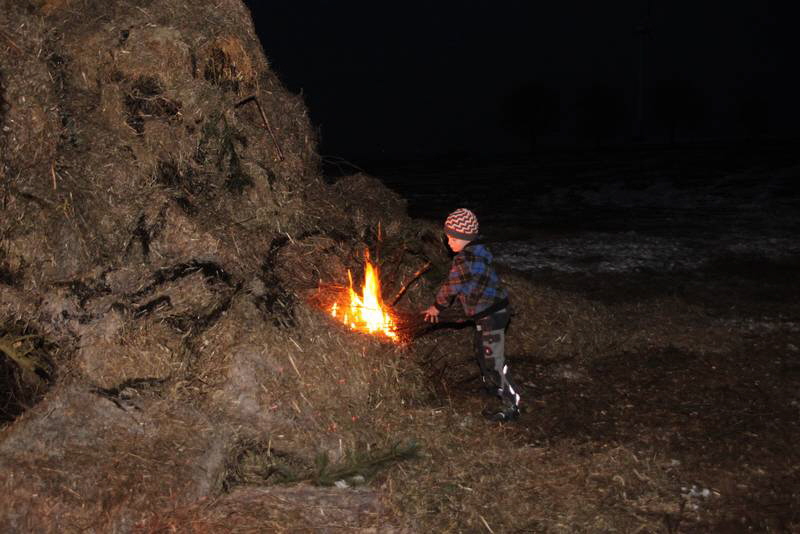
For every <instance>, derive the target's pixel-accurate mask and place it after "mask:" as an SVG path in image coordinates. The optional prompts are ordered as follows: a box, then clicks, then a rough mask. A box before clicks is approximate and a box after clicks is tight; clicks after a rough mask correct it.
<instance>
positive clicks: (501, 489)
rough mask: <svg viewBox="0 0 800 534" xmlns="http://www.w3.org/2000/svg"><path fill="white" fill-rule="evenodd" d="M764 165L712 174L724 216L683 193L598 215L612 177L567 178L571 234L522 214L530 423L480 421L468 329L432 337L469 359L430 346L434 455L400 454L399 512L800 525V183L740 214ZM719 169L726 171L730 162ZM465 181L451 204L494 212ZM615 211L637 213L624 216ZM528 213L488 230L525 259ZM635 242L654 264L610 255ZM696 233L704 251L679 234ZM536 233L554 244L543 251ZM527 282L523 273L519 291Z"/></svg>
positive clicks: (459, 527) (575, 526) (470, 517)
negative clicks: (799, 215) (799, 191)
mask: <svg viewBox="0 0 800 534" xmlns="http://www.w3.org/2000/svg"><path fill="white" fill-rule="evenodd" d="M706 163H707V162H706ZM781 165H784V166H785V163H784V162H781ZM618 168H619V165H617V169H618ZM704 168H705V169H707V168H708V166H706V167H704V166H703V165H697V166H696V168H695V173H696V174H698V175H699V174H701V173H702V172H708V171H707V170H706V171H703V169H704ZM662 170H663V168H662ZM762 171H763V172H762V174H758V173H755V172H754V171H751V170H750V171H747V172H745V171H742V169H741V168H740V169H738V170H737V172H738V173H739V174H738V175H737V176H738V178H737V180H738V182H737V183H738V184H740V185H739V187H738V188H734V189H730V188H729V189H728V190H721V189H720V187H719V186H717V187H716V189H715V190H714V191H715V194H716V197H717V199H721V198H722V197H725V198H727V201H726V202H727V205H723V206H722V207H723V208H725V209H720V210H717V211H709V210H704V209H703V207H702V206H700V207H696V208H695V209H693V210H692V209H686V207H685V206H683V207H682V208H681V209H677V207H676V206H674V205H673V206H671V207H670V206H662V209H661V210H660V211H658V212H656V213H654V212H653V211H652V210H651V211H650V212H649V213H648V210H646V209H642V208H641V206H638V207H637V206H627V207H620V206H619V205H617V206H613V205H610V203H609V202H605V203H604V205H603V206H602V209H600V208H598V207H597V206H594V209H592V206H589V208H586V205H587V203H586V202H585V199H586V198H587V195H586V191H587V189H591V190H593V191H598V190H602V189H603V187H606V188H608V187H607V185H608V184H605V185H603V184H599V185H598V184H597V183H593V184H591V187H589V188H587V187H586V185H585V184H583V185H581V186H575V184H571V185H568V186H566V187H565V189H571V190H572V191H573V192H574V193H575V194H574V195H573V196H572V198H573V200H574V199H576V198H577V199H579V200H580V199H581V195H583V197H582V198H583V199H584V202H581V206H580V207H581V208H584V209H585V211H584V212H583V213H584V214H585V215H587V216H585V217H584V218H582V219H580V218H575V217H574V215H575V213H576V211H579V210H573V211H572V212H571V213H572V217H573V219H572V220H573V222H574V225H573V226H572V227H571V228H568V227H567V225H561V226H560V227H559V224H557V223H554V224H549V225H548V224H542V225H540V226H537V227H532V226H529V227H528V229H529V230H530V232H529V234H528V235H529V236H531V235H533V236H535V238H534V239H532V238H531V237H528V239H527V242H528V243H529V244H530V243H531V242H533V244H531V249H530V250H534V249H535V252H536V254H534V260H539V263H538V265H539V267H538V268H537V266H536V265H537V263H536V261H533V262H531V261H530V257H529V258H528V262H527V263H526V261H524V259H523V260H521V261H516V263H515V265H516V266H517V267H521V268H522V269H523V271H524V273H523V277H524V278H525V283H526V284H527V283H530V284H532V285H533V287H534V288H535V289H534V293H535V296H534V297H533V299H532V300H529V301H526V302H525V303H523V306H521V309H520V310H519V312H518V313H517V316H516V317H515V319H514V320H512V324H511V327H510V330H509V333H508V339H509V341H508V343H509V361H510V364H511V373H512V376H513V377H514V378H515V380H516V381H517V383H518V385H520V387H521V389H522V396H523V413H522V416H521V418H520V419H519V421H517V422H515V423H509V424H501V425H497V424H494V423H490V422H486V421H483V420H481V418H480V412H481V410H482V408H483V407H484V406H486V405H487V402H489V401H488V400H487V399H485V398H483V397H481V396H480V394H479V392H478V386H479V382H478V376H477V366H475V364H474V363H473V361H472V359H471V357H470V356H469V344H468V341H467V338H469V337H470V336H471V333H470V332H468V331H455V332H452V331H449V333H448V334H446V333H444V332H445V331H441V332H440V331H436V332H432V333H430V334H428V335H430V336H437V335H439V336H442V339H443V340H444V339H446V338H445V336H447V335H461V336H462V337H463V338H465V339H464V341H463V345H462V346H461V350H462V352H460V353H458V354H453V353H452V352H450V351H448V350H446V351H439V352H437V351H436V346H435V345H436V342H432V344H433V345H434V348H433V349H431V352H430V353H429V355H427V356H425V357H424V358H423V361H422V365H423V366H425V367H426V368H427V369H428V371H429V377H430V379H431V381H432V382H433V383H435V384H436V386H437V400H438V403H437V401H436V400H434V401H432V406H426V407H425V408H424V409H421V410H418V412H417V418H422V419H424V421H422V422H420V421H415V422H414V423H413V425H412V426H413V427H414V428H416V429H418V431H419V432H420V433H422V434H428V433H436V434H438V436H437V438H436V443H430V442H429V443H428V453H429V456H428V457H427V458H426V459H425V460H423V462H422V463H421V465H417V466H411V467H408V466H405V467H403V469H404V471H403V474H402V475H400V476H399V478H400V479H401V480H403V481H404V483H406V484H418V485H419V486H418V487H417V488H416V489H415V490H413V491H412V490H409V489H407V488H406V490H405V491H403V492H402V493H404V495H402V496H400V497H398V499H397V500H398V506H399V507H400V508H402V509H409V508H410V507H412V506H413V507H415V509H416V510H417V511H418V513H419V511H420V510H421V511H422V512H421V513H419V515H418V517H419V519H420V521H421V522H422V523H423V524H425V525H426V527H427V528H433V529H434V530H437V531H453V532H472V531H476V532H477V531H486V532H498V533H499V532H612V531H615V532H797V531H800V512H798V510H800V454H798V452H797V447H796V443H797V440H798V438H800V417H799V416H800V394H799V393H798V391H800V387H799V386H800V305H798V302H799V301H800V299H798V297H799V296H800V269H799V267H800V259H798V256H797V253H796V249H795V248H793V247H796V244H795V242H794V240H793V238H792V232H793V230H792V229H796V221H795V220H794V218H793V217H792V216H789V217H786V216H780V213H784V214H785V213H788V211H783V212H780V211H779V210H778V207H780V206H783V208H784V210H785V207H786V205H788V204H791V203H792V202H796V197H787V196H786V193H787V191H788V190H786V189H784V190H783V193H782V194H781V195H780V199H781V200H780V201H779V202H776V203H771V202H770V203H767V205H762V206H758V207H752V208H751V209H750V210H748V209H745V208H743V207H742V206H743V205H744V204H745V203H744V202H743V201H742V199H743V198H744V197H748V198H749V199H750V201H751V202H755V203H757V201H755V200H753V197H749V193H747V191H746V187H747V185H746V184H748V183H749V184H750V186H752V185H753V184H754V183H755V182H758V181H761V183H762V186H763V190H768V189H770V186H768V185H765V183H767V182H769V180H763V177H764V175H769V176H777V175H780V172H779V171H776V170H774V169H773V170H772V171H769V170H764V169H763V166H762ZM784 171H785V169H784ZM602 172H604V173H606V175H608V174H610V173H611V172H613V169H612V168H607V169H604V170H602ZM781 172H783V171H781ZM709 174H710V175H713V176H726V177H728V178H727V180H728V182H730V177H731V175H732V174H733V171H724V169H720V168H719V167H717V171H715V173H709ZM784 174H785V172H784ZM759 176H760V178H759ZM742 177H744V178H742ZM692 183H693V185H692V186H691V188H689V187H684V188H682V189H679V190H680V191H682V192H683V196H682V197H681V198H682V199H683V200H687V199H692V200H693V201H695V202H697V199H698V198H700V197H701V195H700V194H698V190H699V189H701V188H706V187H707V186H708V184H709V182H701V181H698V179H697V178H694V179H693V180H692ZM769 183H773V185H774V182H769ZM674 184H675V182H674V181H673V182H672V184H671V186H674ZM661 185H663V184H661ZM395 187H396V188H397V189H401V190H402V184H401V185H400V186H398V185H397V183H396V182H395ZM434 187H435V186H434ZM692 188H693V189H692ZM630 189H631V188H628V190H629V191H630ZM656 189H657V192H658V195H656V197H655V198H654V195H653V193H650V198H649V201H648V202H655V201H659V202H664V199H663V196H659V195H663V193H664V191H671V192H672V193H673V194H672V197H671V198H673V199H674V198H675V197H676V195H675V194H674V193H675V188H673V189H669V188H665V187H660V186H659V187H658V188H656ZM778 189H780V188H778ZM551 191H552V190H551ZM692 193H693V194H692ZM459 194H462V195H463V196H462V197H461V198H460V200H459V199H454V198H452V197H451V198H449V199H447V198H445V199H442V201H441V203H440V206H439V207H440V208H441V209H446V208H445V204H446V202H447V201H448V200H449V201H450V202H451V204H452V202H463V203H465V204H466V205H470V206H474V209H476V210H479V209H481V208H483V209H484V211H486V209H487V208H488V207H490V206H488V204H487V203H486V202H484V203H481V202H480V201H476V200H475V198H474V197H470V195H469V192H467V193H464V191H463V190H462V191H460V192H459ZM548 194H549V193H548ZM409 196H410V198H411V201H410V209H411V210H412V211H413V210H414V206H415V204H414V202H415V196H414V194H413V193H412V194H410V195H409ZM535 197H536V195H530V196H529V197H528V198H529V200H530V199H531V198H535ZM734 197H736V198H738V199H739V200H735V201H734V200H732V199H733V198H734ZM416 198H417V199H418V198H419V197H416ZM549 198H551V199H552V198H553V195H551V196H550V197H549ZM610 199H611V197H609V196H606V197H605V200H606V201H608V200H610ZM659 199H660V200H659ZM642 202H643V201H642ZM781 203H786V204H781ZM723 204H725V203H723ZM734 204H735V205H736V206H738V207H737V208H733V207H731V206H733V205H734ZM421 205H422V204H421V203H417V204H416V206H418V207H419V206H421ZM716 205H717V206H719V205H720V202H716ZM776 205H777V206H778V207H776ZM418 209H420V211H422V212H424V211H425V209H424V208H418ZM556 212H557V210H556V209H554V210H553V211H552V212H551V213H550V217H549V221H550V222H553V221H554V219H555V218H556V217H555V215H554V214H556ZM723 212H724V213H725V216H724V217H719V216H718V215H719V214H720V213H723ZM620 214H627V215H628V216H629V219H628V220H627V223H626V226H627V227H626V228H620V226H621V221H620V218H619V216H620ZM423 215H428V216H430V217H431V218H432V219H433V215H434V213H430V212H428V213H423ZM715 215H716V216H715ZM567 216H569V214H566V213H565V212H564V210H563V205H562V210H561V212H560V217H562V219H566V218H567ZM530 217H531V218H535V217H537V215H531V216H530ZM538 217H539V218H538V220H539V221H545V222H547V220H548V218H547V217H543V216H541V215H539V216H538ZM677 219H680V221H679V223H676V222H675V221H676V220H677ZM490 220H493V221H496V220H497V217H492V218H491V219H490ZM507 220H508V219H507ZM659 221H660V222H661V223H662V224H658V223H659ZM736 221H739V222H738V224H737V222H736ZM741 221H745V222H744V223H742V222H741ZM521 226H522V225H517V227H516V231H515V232H514V236H513V237H511V238H510V239H516V240H517V241H513V242H512V246H511V247H509V246H508V243H509V239H508V238H506V239H503V238H502V237H500V238H499V239H497V237H498V236H497V234H495V236H494V237H495V238H496V239H495V241H494V245H495V246H496V248H497V249H498V250H501V251H502V253H501V254H500V257H501V259H507V260H508V259H511V260H514V259H516V260H520V259H519V258H518V257H516V258H515V256H514V255H513V252H512V250H511V249H513V248H515V247H518V245H519V243H520V242H521V239H520V237H519V236H520V235H524V232H525V230H524V228H521ZM508 227H509V228H513V227H514V225H513V224H509V225H508ZM587 236H588V237H587ZM620 236H622V237H620ZM625 236H627V237H625ZM622 238H624V240H625V241H626V243H627V245H626V247H628V249H627V250H630V249H631V247H630V244H631V243H636V244H637V246H636V247H633V249H635V250H637V251H639V252H642V251H644V253H642V254H639V256H638V258H639V259H641V260H642V261H640V262H638V263H637V262H635V261H634V262H630V261H628V260H629V259H630V257H629V256H630V255H628V257H627V258H626V261H625V262H623V261H622V260H621V256H619V257H617V256H615V255H614V250H618V248H619V247H617V248H615V243H617V244H618V242H619V240H620V239H622ZM653 239H660V240H665V241H666V242H668V243H669V244H670V246H668V247H666V249H669V250H671V256H672V258H671V259H672V262H671V263H670V262H664V261H661V260H663V259H664V258H658V257H655V258H654V254H653V247H650V248H648V246H647V243H652V240H653ZM689 240H691V241H692V242H693V244H694V245H693V246H694V248H692V247H688V248H687V247H685V246H681V245H682V244H685V243H686V242H688V241H689ZM537 241H538V243H537ZM543 242H546V243H547V244H548V245H549V247H550V249H551V250H556V251H557V252H553V253H551V254H550V255H549V256H548V255H547V254H545V253H543V252H542V249H545V248H547V247H544V246H543V245H542V243H543ZM589 243H593V244H595V245H597V244H600V245H607V246H606V247H602V246H599V247H597V249H601V250H602V251H603V252H602V253H600V254H598V253H597V251H596V250H595V251H589V252H587V251H586V249H585V247H586V245H587V244H589ZM755 243H762V244H763V243H772V244H773V245H772V246H767V247H766V248H759V246H756V245H755ZM559 247H560V248H559ZM570 247H572V248H570ZM690 248H692V251H691V254H694V256H691V257H687V254H686V251H687V250H689V249H690ZM565 250H567V252H565ZM656 252H657V253H656V254H655V256H658V254H659V253H663V251H661V252H658V251H656ZM669 255H670V254H666V256H669ZM666 256H665V257H666ZM545 260H546V261H545ZM656 260H657V261H656ZM508 263H514V262H508ZM542 265H545V267H542ZM654 265H660V266H661V267H660V268H656V267H654ZM664 265H669V266H668V267H664ZM581 266H582V267H581ZM504 274H505V275H506V276H508V277H511V278H512V280H513V277H514V276H517V275H518V273H517V275H514V274H512V273H511V271H508V272H506V273H504ZM514 287H521V286H520V283H519V282H517V281H516V280H514V282H513V283H512V298H513V290H514ZM537 305H540V308H544V307H548V306H549V307H550V308H551V309H540V310H538V311H534V310H536V308H537ZM557 307H560V308H561V309H560V311H555V310H554V309H553V308H557ZM575 338H580V339H577V340H576V339H575ZM559 345H564V348H559ZM406 470H408V471H406Z"/></svg>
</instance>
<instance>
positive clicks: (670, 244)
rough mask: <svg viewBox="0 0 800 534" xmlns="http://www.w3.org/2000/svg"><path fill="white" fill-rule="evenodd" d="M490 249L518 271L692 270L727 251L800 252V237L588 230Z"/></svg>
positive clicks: (495, 245) (769, 254) (773, 255)
mask: <svg viewBox="0 0 800 534" xmlns="http://www.w3.org/2000/svg"><path fill="white" fill-rule="evenodd" d="M491 249H492V252H493V253H494V255H495V259H496V261H497V262H498V263H500V264H503V265H506V266H508V267H512V268H514V269H517V270H521V271H545V270H552V271H559V272H569V273H574V272H589V273H626V272H640V271H655V272H670V271H685V270H694V269H697V268H699V267H701V266H703V265H704V264H706V263H708V262H709V261H711V260H713V259H714V258H718V257H726V256H730V255H754V256H760V257H764V258H772V259H775V258H781V257H789V256H793V255H799V254H800V239H790V238H766V237H761V236H736V237H734V236H731V237H729V238H727V239H723V240H714V239H710V238H686V237H684V238H678V237H661V236H652V235H644V234H639V233H637V232H625V233H603V232H587V233H584V234H580V235H577V236H571V237H564V238H547V239H541V240H537V241H505V242H497V243H492V244H491Z"/></svg>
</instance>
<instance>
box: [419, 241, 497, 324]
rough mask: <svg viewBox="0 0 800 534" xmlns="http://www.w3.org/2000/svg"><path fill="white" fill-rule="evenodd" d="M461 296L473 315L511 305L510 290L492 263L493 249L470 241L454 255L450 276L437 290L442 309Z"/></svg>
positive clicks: (485, 313) (468, 315) (460, 299)
mask: <svg viewBox="0 0 800 534" xmlns="http://www.w3.org/2000/svg"><path fill="white" fill-rule="evenodd" d="M456 299H458V300H459V301H460V302H461V305H462V306H463V307H464V313H466V314H467V317H469V318H471V319H477V318H480V317H485V316H487V315H489V314H491V313H494V312H496V311H499V310H501V309H503V308H505V307H506V306H508V293H506V290H505V289H503V287H502V286H501V285H500V278H499V277H498V276H497V272H495V270H494V267H492V253H491V252H489V249H487V248H486V247H485V246H483V245H481V244H478V243H470V244H469V245H467V246H466V247H464V249H463V250H462V251H461V252H459V253H458V254H456V256H455V257H454V258H453V265H452V266H451V267H450V273H449V274H448V275H447V280H446V281H445V282H444V284H442V287H441V288H439V291H438V292H437V293H436V302H435V303H434V306H436V307H437V308H438V309H439V311H441V310H444V309H445V308H447V307H449V306H451V305H452V304H453V301H454V300H456Z"/></svg>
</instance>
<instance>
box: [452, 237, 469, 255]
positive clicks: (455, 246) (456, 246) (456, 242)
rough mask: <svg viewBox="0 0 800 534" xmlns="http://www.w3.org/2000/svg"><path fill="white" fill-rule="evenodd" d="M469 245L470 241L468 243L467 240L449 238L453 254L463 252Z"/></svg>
mask: <svg viewBox="0 0 800 534" xmlns="http://www.w3.org/2000/svg"><path fill="white" fill-rule="evenodd" d="M468 243H469V241H467V240H466V239H459V238H457V237H453V236H451V235H448V236H447V244H448V245H449V246H450V250H452V251H453V252H456V253H458V252H461V251H462V250H464V247H466V246H467V244H468Z"/></svg>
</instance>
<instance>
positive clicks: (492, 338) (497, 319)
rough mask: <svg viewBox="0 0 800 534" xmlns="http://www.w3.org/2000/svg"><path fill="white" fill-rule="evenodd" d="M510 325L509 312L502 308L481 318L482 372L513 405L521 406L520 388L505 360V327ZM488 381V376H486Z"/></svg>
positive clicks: (480, 362) (479, 323)
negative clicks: (514, 381) (509, 371)
mask: <svg viewBox="0 0 800 534" xmlns="http://www.w3.org/2000/svg"><path fill="white" fill-rule="evenodd" d="M507 325H508V312H507V311H506V310H501V311H499V312H497V313H495V314H493V315H491V316H489V317H486V318H484V319H482V320H480V321H479V322H478V324H477V329H478V335H479V337H480V345H481V346H480V351H481V353H480V356H479V357H478V361H479V365H480V367H481V373H482V374H483V376H484V377H487V376H488V377H490V379H489V381H490V382H491V386H495V387H497V389H498V393H500V395H501V396H502V397H503V399H504V400H505V401H506V402H507V403H508V404H509V405H511V406H513V407H518V406H519V400H520V396H519V390H518V389H517V388H516V387H515V386H514V384H513V383H512V382H511V379H510V377H509V376H508V365H507V364H506V361H505V328H506V326H507ZM484 381H486V378H484Z"/></svg>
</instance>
